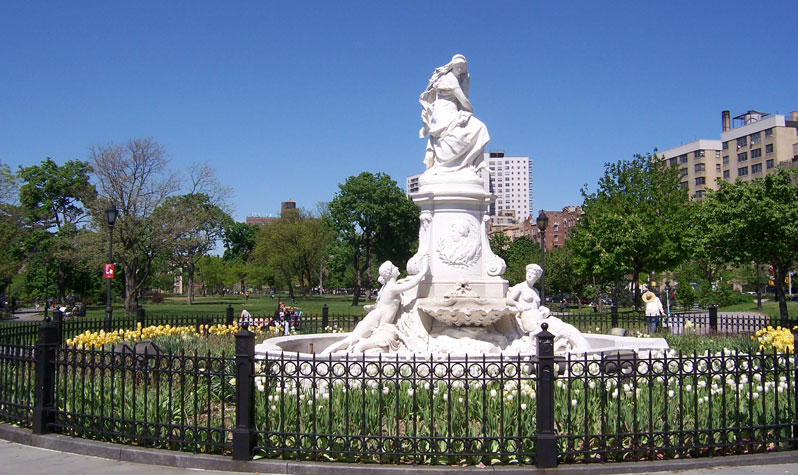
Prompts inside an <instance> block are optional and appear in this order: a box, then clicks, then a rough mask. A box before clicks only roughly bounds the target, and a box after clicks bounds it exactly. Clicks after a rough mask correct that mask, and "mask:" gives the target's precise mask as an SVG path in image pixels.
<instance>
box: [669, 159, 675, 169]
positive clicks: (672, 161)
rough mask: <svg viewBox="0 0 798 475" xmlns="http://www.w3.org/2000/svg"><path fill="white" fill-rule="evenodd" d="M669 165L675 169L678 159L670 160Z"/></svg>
mask: <svg viewBox="0 0 798 475" xmlns="http://www.w3.org/2000/svg"><path fill="white" fill-rule="evenodd" d="M668 165H670V166H672V167H675V166H676V157H673V158H671V159H670V160H668Z"/></svg>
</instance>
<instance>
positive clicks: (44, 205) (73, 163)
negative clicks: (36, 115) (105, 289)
mask: <svg viewBox="0 0 798 475" xmlns="http://www.w3.org/2000/svg"><path fill="white" fill-rule="evenodd" d="M91 170H92V169H91V167H90V166H89V164H88V163H87V162H82V161H80V160H70V161H68V162H66V163H64V164H63V165H61V166H59V165H57V164H56V163H55V162H54V161H53V160H52V159H50V158H47V159H45V160H44V161H42V163H41V164H40V165H33V166H30V167H26V168H20V169H19V172H18V175H19V178H20V180H21V181H22V185H21V186H20V188H19V201H20V209H21V212H22V215H21V217H22V218H23V222H24V223H25V224H26V226H27V227H28V229H29V234H28V235H27V237H28V239H27V242H26V243H25V244H24V246H23V247H24V255H25V257H26V258H27V259H29V260H30V259H33V258H34V257H35V256H38V257H39V259H38V260H39V261H40V262H45V261H46V262H48V263H51V264H53V265H54V275H51V276H50V277H51V278H52V281H53V282H54V283H56V284H57V289H58V290H57V292H55V293H49V292H47V294H48V295H49V296H50V297H51V298H52V297H55V296H56V295H57V296H59V297H60V298H61V299H62V300H63V299H64V297H65V296H66V295H67V294H68V293H69V292H70V291H76V290H77V291H82V292H81V293H82V294H84V295H85V293H88V292H89V289H88V285H89V284H90V283H94V282H93V280H92V279H91V277H90V276H89V275H88V273H89V272H94V273H96V272H97V267H96V266H94V265H93V264H94V262H93V260H92V259H91V257H92V251H91V250H90V249H88V248H87V247H86V246H87V245H89V243H90V242H89V240H86V239H83V236H82V235H83V234H85V233H86V230H85V229H84V226H83V223H84V222H85V221H87V220H88V217H89V214H88V213H87V207H88V206H90V205H92V204H93V202H94V200H95V197H96V194H97V193H96V191H95V188H94V185H92V184H91V183H90V181H89V175H90V173H91ZM32 272H34V271H33V270H32V269H31V267H30V266H26V268H25V275H26V276H30V278H31V280H28V279H26V281H27V282H26V287H27V289H28V292H26V293H28V294H30V293H37V294H39V297H43V296H44V295H43V294H44V292H42V285H41V283H40V282H37V279H36V278H35V277H34V275H33V274H32Z"/></svg>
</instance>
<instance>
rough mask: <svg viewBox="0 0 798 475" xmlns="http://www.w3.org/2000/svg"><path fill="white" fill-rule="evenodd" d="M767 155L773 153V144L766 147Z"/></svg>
mask: <svg viewBox="0 0 798 475" xmlns="http://www.w3.org/2000/svg"><path fill="white" fill-rule="evenodd" d="M765 153H773V144H772V143H769V144H767V145H765Z"/></svg>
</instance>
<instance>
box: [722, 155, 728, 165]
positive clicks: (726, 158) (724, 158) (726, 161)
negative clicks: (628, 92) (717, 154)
mask: <svg viewBox="0 0 798 475" xmlns="http://www.w3.org/2000/svg"><path fill="white" fill-rule="evenodd" d="M723 164H724V165H728V164H729V156H728V155H726V156H725V157H723Z"/></svg>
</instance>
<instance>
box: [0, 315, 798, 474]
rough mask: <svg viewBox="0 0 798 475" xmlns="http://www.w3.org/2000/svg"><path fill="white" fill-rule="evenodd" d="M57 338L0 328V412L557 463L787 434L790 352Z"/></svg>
mask: <svg viewBox="0 0 798 475" xmlns="http://www.w3.org/2000/svg"><path fill="white" fill-rule="evenodd" d="M145 318H146V316H145ZM328 319H329V316H328ZM644 322H645V321H644ZM328 323H329V322H328ZM66 325H67V322H62V323H61V326H62V327H63V328H62V332H63V331H64V328H66V327H65V326H66ZM102 325H103V322H102V321H96V327H95V328H94V329H95V330H99V329H100V328H102ZM9 338H10V337H9ZM21 338H22V339H23V340H24V341H28V340H27V338H28V337H27V336H26V335H22V336H21ZM62 338H63V333H62V334H61V336H59V325H58V324H56V323H55V322H45V323H43V324H41V325H40V326H39V327H38V328H37V335H36V342H35V345H31V344H14V343H10V342H8V341H7V340H6V339H3V340H0V370H2V373H0V418H2V419H3V420H6V421H9V422H13V423H15V424H21V425H28V426H31V427H32V429H33V431H34V433H40V434H41V433H47V432H58V433H63V434H69V435H73V436H78V437H90V438H94V439H100V440H105V441H109V442H117V443H125V444H129V445H140V446H147V447H157V448H163V449H172V450H186V451H194V452H203V453H215V454H225V455H228V454H229V455H232V457H233V459H235V460H249V459H251V458H252V457H253V456H255V455H259V456H265V457H270V458H283V459H295V460H317V461H319V460H321V461H325V460H326V461H342V462H366V463H412V464H433V465H434V464H446V465H451V464H455V463H456V464H474V465H476V464H480V463H483V464H486V465H488V464H494V463H501V464H514V463H519V464H535V465H537V466H540V467H552V466H556V465H557V464H560V463H594V462H605V461H617V462H621V461H634V460H658V459H663V458H664V459H668V458H684V457H701V456H716V455H726V454H744V453H751V452H765V451H774V450H786V449H792V448H794V446H795V445H796V443H797V442H798V410H796V408H798V381H797V380H796V376H798V360H796V357H795V356H794V355H793V354H785V353H776V352H772V353H760V354H742V353H736V352H732V351H722V352H719V353H715V354H711V353H708V352H706V353H703V354H689V355H688V354H679V353H676V352H673V351H671V352H667V353H650V354H647V353H639V354H635V353H633V352H617V351H616V352H611V353H605V354H597V355H587V356H584V355H583V356H578V357H576V356H574V357H570V358H561V357H555V356H554V355H553V335H551V334H550V333H548V332H545V331H544V332H542V333H540V334H538V335H537V338H538V352H537V356H521V355H517V356H513V355H496V356H493V357H489V356H481V357H477V358H463V359H454V358H452V357H447V358H444V359H440V358H435V357H432V356H429V357H420V356H418V355H416V356H410V357H402V358H398V359H397V358H385V357H383V358H377V359H373V358H366V357H365V356H357V357H352V356H350V357H347V358H344V359H334V358H333V357H326V358H320V357H315V356H314V355H310V356H305V357H300V356H299V355H296V354H293V355H292V356H289V355H286V354H268V355H260V356H258V355H256V354H255V351H254V347H255V336H254V334H253V333H251V332H249V331H248V330H247V329H246V327H242V329H241V330H240V331H239V333H238V334H236V336H235V340H236V342H235V355H229V356H211V355H210V354H207V355H197V354H190V355H189V354H185V353H179V354H175V353H162V352H160V351H158V350H157V349H147V347H146V346H145V347H143V348H141V349H138V348H132V349H131V348H128V349H124V348H123V349H119V348H117V350H116V351H113V350H111V349H106V350H104V351H101V350H89V349H75V348H69V347H64V346H63V345H62V341H63V340H62Z"/></svg>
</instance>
